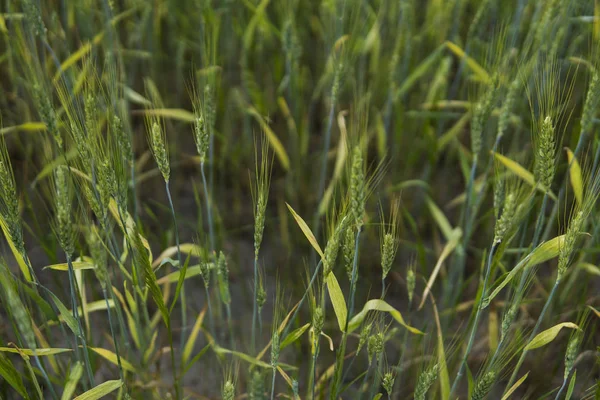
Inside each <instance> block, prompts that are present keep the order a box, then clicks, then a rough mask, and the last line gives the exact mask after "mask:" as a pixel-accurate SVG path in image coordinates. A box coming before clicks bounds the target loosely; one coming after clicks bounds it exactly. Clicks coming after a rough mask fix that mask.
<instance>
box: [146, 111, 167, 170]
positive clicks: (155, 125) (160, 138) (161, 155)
mask: <svg viewBox="0 0 600 400" xmlns="http://www.w3.org/2000/svg"><path fill="white" fill-rule="evenodd" d="M148 141H149V142H150V149H151V150H152V155H153V156H154V160H155V161H156V164H157V165H158V169H159V170H160V173H161V174H162V176H163V179H164V180H165V182H169V179H170V177H171V165H170V164H169V153H168V152H167V143H166V136H165V133H164V129H163V127H162V126H161V124H160V122H159V121H157V120H154V121H152V122H151V125H150V132H149V135H148Z"/></svg>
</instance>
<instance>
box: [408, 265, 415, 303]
mask: <svg viewBox="0 0 600 400" xmlns="http://www.w3.org/2000/svg"><path fill="white" fill-rule="evenodd" d="M416 269H417V263H416V261H415V260H414V259H413V260H412V261H411V262H410V264H408V270H407V271H406V291H407V292H408V302H409V303H412V300H413V296H414V293H415V286H416V284H417V276H416V273H415V271H416Z"/></svg>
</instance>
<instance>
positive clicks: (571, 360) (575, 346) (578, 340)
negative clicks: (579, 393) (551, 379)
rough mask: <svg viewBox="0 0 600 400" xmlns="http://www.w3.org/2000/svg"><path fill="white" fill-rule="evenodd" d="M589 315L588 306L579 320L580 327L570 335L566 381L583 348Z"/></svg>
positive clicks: (566, 356) (566, 362) (566, 353)
mask: <svg viewBox="0 0 600 400" xmlns="http://www.w3.org/2000/svg"><path fill="white" fill-rule="evenodd" d="M588 315H589V309H587V308H586V309H585V310H584V311H583V313H582V314H581V316H580V317H579V321H578V323H577V325H579V329H575V330H574V331H573V332H572V333H571V336H570V337H569V343H568V344H567V351H566V352H565V373H564V376H563V379H564V380H565V381H566V380H567V379H569V375H570V374H571V371H572V370H573V366H574V365H575V360H576V359H577V356H578V355H579V351H580V349H581V344H582V341H583V337H584V334H585V328H586V325H587V322H588Z"/></svg>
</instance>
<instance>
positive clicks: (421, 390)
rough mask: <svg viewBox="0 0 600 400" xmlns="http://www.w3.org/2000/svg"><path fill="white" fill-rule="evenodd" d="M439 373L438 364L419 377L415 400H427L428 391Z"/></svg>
mask: <svg viewBox="0 0 600 400" xmlns="http://www.w3.org/2000/svg"><path fill="white" fill-rule="evenodd" d="M438 371H439V366H438V364H435V365H433V366H432V367H430V368H428V369H426V370H425V371H423V372H422V373H421V375H419V378H418V379H417V387H416V388H415V400H425V395H426V394H427V391H428V390H429V388H430V387H431V385H433V383H434V382H435V381H436V379H437V376H438Z"/></svg>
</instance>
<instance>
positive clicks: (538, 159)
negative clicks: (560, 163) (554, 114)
mask: <svg viewBox="0 0 600 400" xmlns="http://www.w3.org/2000/svg"><path fill="white" fill-rule="evenodd" d="M535 144H536V147H537V148H536V150H535V166H534V177H535V181H536V182H538V183H539V184H540V185H542V187H543V188H545V189H546V190H549V189H550V187H551V186H552V180H553V179H554V171H555V168H556V166H555V164H556V163H555V159H556V140H555V133H554V126H553V124H552V118H550V116H546V117H545V118H544V121H543V122H542V123H541V127H540V132H539V136H538V139H537V140H536V143H535Z"/></svg>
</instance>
